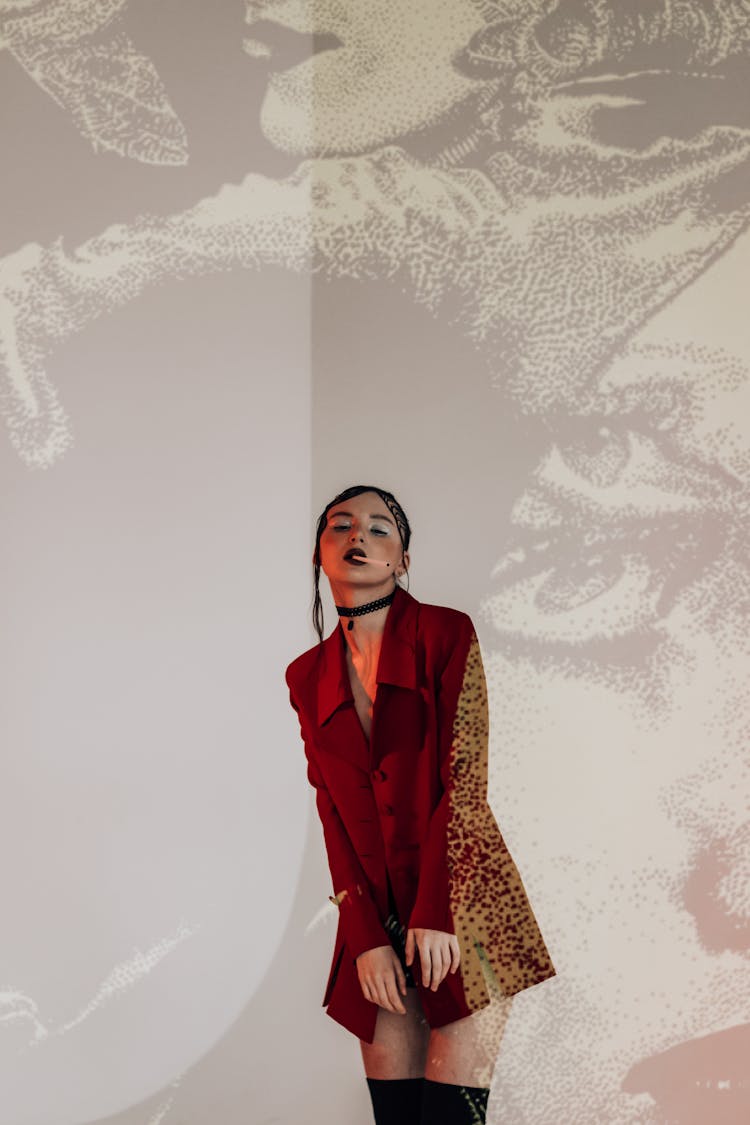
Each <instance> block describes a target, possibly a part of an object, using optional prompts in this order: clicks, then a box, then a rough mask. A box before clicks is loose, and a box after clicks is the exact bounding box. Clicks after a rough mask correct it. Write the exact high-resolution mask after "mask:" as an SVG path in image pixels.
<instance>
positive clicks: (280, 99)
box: [245, 0, 484, 156]
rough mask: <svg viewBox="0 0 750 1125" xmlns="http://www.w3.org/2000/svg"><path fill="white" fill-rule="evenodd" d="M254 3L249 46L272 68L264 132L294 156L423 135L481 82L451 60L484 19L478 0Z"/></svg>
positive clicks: (249, 6) (274, 0) (264, 108)
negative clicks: (422, 132)
mask: <svg viewBox="0 0 750 1125" xmlns="http://www.w3.org/2000/svg"><path fill="white" fill-rule="evenodd" d="M246 9H247V15H246V22H247V24H248V37H247V39H246V41H245V49H246V50H247V51H248V53H249V54H250V55H251V56H252V57H255V58H260V59H263V60H265V61H266V62H267V65H268V68H269V76H268V88H267V91H266V95H265V99H264V101H263V106H262V110H261V125H262V128H263V132H264V133H265V135H266V137H267V138H268V139H269V140H270V141H271V142H272V143H273V144H274V145H276V146H277V147H278V148H280V149H283V150H284V151H286V152H288V153H290V154H293V155H299V156H310V155H327V154H330V153H334V152H336V153H347V152H349V153H353V152H363V151H366V150H368V149H371V148H373V147H376V146H379V145H383V144H387V143H388V142H391V141H393V140H395V139H397V138H403V137H405V136H408V135H409V134H410V133H413V132H417V131H420V132H421V131H423V130H425V129H429V128H430V127H432V126H434V125H436V124H438V123H439V122H440V121H441V120H442V119H443V118H444V117H445V116H446V114H448V113H449V112H450V111H451V110H453V109H454V108H455V107H457V106H458V105H460V103H461V102H463V101H464V100H465V99H466V98H467V97H469V96H470V95H471V94H472V93H473V92H475V91H477V89H478V87H480V86H481V85H482V84H480V83H477V81H476V80H473V79H471V78H467V77H466V76H465V75H462V74H460V73H459V71H458V70H457V69H456V68H455V66H454V65H453V58H454V56H455V55H456V54H457V53H458V52H460V51H461V50H462V49H463V48H464V47H465V46H466V44H467V42H468V40H469V39H470V38H471V36H472V35H473V34H474V32H476V31H477V30H478V29H479V28H480V27H482V26H483V23H484V21H483V19H482V17H481V16H480V14H479V12H478V9H477V5H476V4H475V3H473V2H472V0H450V3H435V0H415V2H413V3H409V4H393V3H390V2H389V0H348V2H347V3H345V4H344V3H341V2H340V0H318V2H315V3H311V2H300V0H287V2H284V0H246ZM313 36H315V37H316V38H315V39H314V40H313V38H312V37H313Z"/></svg>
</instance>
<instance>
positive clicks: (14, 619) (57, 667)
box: [0, 0, 750, 1125]
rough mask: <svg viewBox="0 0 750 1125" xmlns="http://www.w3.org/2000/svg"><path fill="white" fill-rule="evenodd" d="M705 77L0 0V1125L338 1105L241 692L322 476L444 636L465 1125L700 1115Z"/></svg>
mask: <svg viewBox="0 0 750 1125" xmlns="http://www.w3.org/2000/svg"><path fill="white" fill-rule="evenodd" d="M749 44H750V15H749V14H748V11H747V5H746V4H745V3H742V2H741V0H715V2H714V3H712V4H710V5H709V4H705V3H701V2H699V0H684V2H682V3H673V2H672V3H667V2H666V0H665V2H663V3H659V2H656V0H654V2H649V3H646V2H645V0H643V2H642V0H638V2H637V3H633V4H628V5H625V4H615V3H609V4H608V3H606V2H604V0H552V2H549V0H513V2H507V0H411V2H410V3H408V4H407V3H402V4H394V3H393V2H392V0H346V2H345V3H344V2H342V0H246V3H245V4H244V5H243V4H242V3H241V0H237V2H236V3H235V2H231V3H230V2H229V0H216V2H215V3H212V4H211V5H208V4H201V3H199V2H198V0H180V2H178V0H153V2H152V3H150V4H147V3H145V2H142V0H105V2H102V0H34V2H29V0H0V48H1V50H0V143H1V144H2V163H3V179H2V188H1V189H0V192H1V200H0V201H1V206H0V388H1V390H0V406H1V407H2V412H3V418H4V421H5V433H6V440H5V442H4V444H0V462H1V471H2V485H1V486H0V505H1V506H2V507H1V510H2V520H3V525H4V529H5V535H4V540H3V551H2V553H1V555H0V567H1V568H2V575H3V579H4V587H5V589H6V601H5V606H6V609H5V615H4V618H3V623H4V628H3V631H2V638H3V639H2V648H1V649H0V653H1V656H0V659H1V660H2V667H3V672H4V682H5V685H6V691H5V693H4V697H3V708H2V776H3V787H2V791H3V845H4V846H3V848H2V885H3V893H4V905H5V910H4V923H3V940H2V959H1V961H2V976H1V978H0V1089H2V1090H3V1111H2V1120H3V1122H4V1123H5V1122H7V1125H84V1123H86V1125H89V1123H90V1125H93V1123H96V1125H161V1123H162V1122H163V1123H164V1125H173V1123H174V1125H177V1122H180V1123H181V1125H240V1123H242V1125H245V1123H247V1122H252V1123H253V1125H272V1123H283V1125H287V1123H288V1125H292V1123H293V1122H299V1121H304V1122H306V1125H318V1123H320V1125H322V1123H323V1122H329V1121H341V1122H346V1123H347V1125H359V1123H362V1125H365V1123H366V1122H367V1121H369V1120H370V1109H369V1102H368V1098H367V1091H366V1087H365V1084H364V1081H363V1077H362V1071H361V1061H360V1059H359V1052H358V1049H357V1043H356V1040H355V1039H354V1038H353V1037H352V1036H351V1035H349V1034H348V1033H347V1032H346V1031H344V1030H343V1029H342V1028H341V1027H339V1026H338V1025H336V1024H334V1023H333V1021H331V1020H330V1019H327V1018H326V1017H325V1015H324V1013H323V1011H322V1009H321V1007H320V1001H321V999H322V994H323V987H324V983H325V973H326V971H327V968H328V961H329V958H330V954H331V946H332V942H333V934H334V928H335V926H334V923H335V910H334V908H333V907H332V906H331V905H330V904H329V903H328V897H327V896H328V894H329V893H330V889H331V888H330V880H329V876H328V871H327V868H326V861H325V854H324V851H323V844H322V837H321V833H320V827H319V824H318V822H317V818H316V817H315V815H314V810H313V803H312V795H311V793H310V791H309V788H308V786H307V782H306V778H305V769H304V756H303V753H302V746H301V743H300V741H299V733H298V726H297V722H296V718H295V716H294V714H293V712H292V711H291V709H290V708H289V706H288V699H287V693H286V687H285V684H284V680H283V671H284V668H285V666H286V664H287V663H288V662H289V661H290V660H291V659H292V658H293V657H294V656H295V655H296V654H297V653H299V652H301V651H302V650H303V649H304V648H307V647H308V646H309V645H310V644H312V642H313V639H314V636H313V633H312V630H311V625H310V620H309V609H310V602H311V583H310V554H311V549H312V542H313V539H312V536H313V527H314V520H315V518H316V517H317V515H318V513H319V512H320V510H321V509H322V508H323V506H324V505H325V504H326V502H327V501H328V500H329V499H330V498H331V497H332V496H333V495H334V494H335V493H336V492H337V491H339V490H340V489H342V488H344V487H346V486H348V485H350V484H357V483H372V484H377V485H380V486H381V487H384V488H388V489H391V490H392V491H394V492H395V493H396V495H397V496H398V498H399V499H400V500H401V502H402V503H403V505H404V507H405V509H406V511H407V513H408V515H409V518H410V520H411V523H412V527H413V531H414V536H413V540H412V546H411V556H412V566H411V570H410V591H411V593H412V594H414V595H415V596H416V597H417V598H418V599H419V600H420V601H423V602H435V603H440V604H445V605H451V606H455V607H457V608H459V609H462V610H464V611H465V612H467V613H469V614H470V615H471V616H472V618H473V620H474V622H475V624H476V627H477V632H478V634H479V639H480V643H481V647H482V654H483V658H484V664H485V669H486V672H487V680H488V688H489V696H490V714H491V762H490V801H491V804H492V808H493V811H494V812H495V815H496V817H497V820H498V823H499V824H500V826H501V828H502V831H503V834H504V836H505V838H506V839H507V841H508V844H509V846H510V848H511V851H512V853H513V855H514V858H515V859H516V862H517V864H518V866H519V869H520V871H521V873H522V875H523V878H524V882H525V884H526V887H527V890H528V893H529V897H530V899H531V901H532V904H533V906H534V910H535V912H536V914H537V917H538V920H539V923H540V926H541V929H542V931H543V933H544V935H545V939H546V940H547V943H548V945H549V948H550V952H551V954H552V957H553V960H554V962H555V965H556V968H557V976H556V977H555V978H554V979H553V980H550V981H547V982H545V983H544V984H543V985H540V986H537V987H535V988H531V989H528V990H526V991H525V992H523V993H521V994H519V995H518V996H517V997H516V998H515V999H514V1001H513V1005H512V1011H511V1016H510V1020H509V1023H508V1027H507V1030H506V1032H505V1036H504V1039H503V1042H502V1046H501V1050H500V1053H499V1056H498V1058H497V1063H496V1067H495V1072H494V1077H493V1083H492V1093H491V1097H490V1105H489V1112H488V1122H489V1123H491V1125H500V1123H501V1122H502V1123H503V1125H561V1123H564V1125H605V1123H606V1125H667V1123H669V1125H709V1123H710V1125H734V1123H740V1122H746V1121H747V1120H748V1116H749V1115H750V1073H749V1070H748V1062H747V1060H748V1059H750V1025H748V1024H747V1022H746V1021H747V1019H748V1001H749V999H750V971H749V967H748V950H749V949H750V939H749V937H748V934H749V932H750V905H749V903H748V889H747V888H748V886H749V885H750V869H749V868H748V862H749V860H748V856H749V855H750V835H749V833H748V815H747V810H748V791H749V790H748V777H747V742H748V734H749V733H750V708H749V705H748V693H747V686H746V685H747V681H748V672H749V671H750V642H749V640H748V638H750V628H748V609H749V607H750V576H749V574H748V558H750V552H749V551H748V527H750V522H749V521H748V515H749V511H748V509H749V507H750V505H749V503H748V501H749V489H750V390H749V388H750V330H749V329H748V317H747V311H746V306H747V298H746V291H747V277H748V269H749V267H750V231H748V223H749V220H750V101H749V100H748V96H747V91H748V81H749V79H750V66H749V65H748V49H749ZM325 593H326V600H325V610H326V632H330V630H331V628H332V627H333V626H334V624H335V622H336V618H335V616H334V611H333V606H332V604H331V600H330V597H328V596H327V591H326V592H325Z"/></svg>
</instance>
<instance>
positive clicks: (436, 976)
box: [430, 941, 443, 992]
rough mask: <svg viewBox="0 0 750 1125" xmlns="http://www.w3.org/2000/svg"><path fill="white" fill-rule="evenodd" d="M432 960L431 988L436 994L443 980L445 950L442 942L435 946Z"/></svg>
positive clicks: (436, 943)
mask: <svg viewBox="0 0 750 1125" xmlns="http://www.w3.org/2000/svg"><path fill="white" fill-rule="evenodd" d="M430 959H431V961H432V974H431V981H430V988H431V989H432V991H433V992H435V991H436V990H437V987H438V985H439V984H440V982H441V980H442V979H443V949H442V942H441V941H436V942H435V944H434V945H433V947H432V949H431V950H430Z"/></svg>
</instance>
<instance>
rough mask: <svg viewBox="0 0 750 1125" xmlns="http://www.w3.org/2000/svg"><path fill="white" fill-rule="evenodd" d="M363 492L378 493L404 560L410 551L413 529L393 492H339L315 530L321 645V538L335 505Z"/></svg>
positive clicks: (316, 621) (366, 488) (362, 487)
mask: <svg viewBox="0 0 750 1125" xmlns="http://www.w3.org/2000/svg"><path fill="white" fill-rule="evenodd" d="M362 492H376V493H377V494H378V496H379V497H380V499H381V500H382V501H383V503H384V504H385V505H386V507H387V508H388V510H389V511H390V513H391V515H392V516H393V518H394V520H395V521H396V527H397V528H398V534H399V538H400V540H401V557H402V559H403V556H404V552H405V551H408V550H409V540H410V539H411V527H410V525H409V521H408V519H407V518H406V512H405V511H404V509H403V508H402V507H401V505H400V504H399V502H398V500H397V499H396V497H395V496H394V495H393V493H392V492H387V491H386V490H385V489H384V488H378V487H377V485H374V484H354V485H352V486H351V488H345V489H344V491H343V492H339V494H338V496H334V498H333V500H331V501H329V503H328V504H326V506H325V508H324V509H323V511H322V512H321V514H320V516H319V517H318V526H317V528H316V530H315V553H314V555H313V588H314V591H315V597H314V600H313V611H312V615H313V625H314V626H315V632H316V633H317V634H318V641H319V642H320V643H321V644H322V642H323V604H322V602H321V600H320V537H321V535H322V534H323V532H324V530H325V527H326V523H327V522H328V518H327V517H328V513H329V511H330V509H331V508H332V507H333V506H334V504H340V503H341V502H342V501H343V500H350V499H351V498H352V497H353V496H359V495H360V493H362ZM408 581H409V577H408V573H407V587H406V588H407V589H408V588H409V587H408ZM396 585H397V586H399V585H401V584H400V582H399V581H398V579H396ZM402 588H403V587H402Z"/></svg>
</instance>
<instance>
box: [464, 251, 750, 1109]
mask: <svg viewBox="0 0 750 1125" xmlns="http://www.w3.org/2000/svg"><path fill="white" fill-rule="evenodd" d="M749 254H750V243H748V240H747V238H746V239H745V247H744V259H743V260H744V262H745V263H747V260H748V255H749ZM732 268H734V269H735V270H736V269H737V264H736V262H735V264H734V267H731V263H724V264H723V265H722V267H721V268H719V269H718V270H717V271H715V273H714V276H713V277H711V275H707V276H706V278H705V279H704V280H703V282H702V283H701V284H700V285H697V286H696V290H695V292H694V293H692V294H688V295H686V296H685V297H684V298H683V299H682V300H681V301H676V302H675V303H674V306H673V307H672V308H671V309H669V310H667V311H666V312H665V313H664V314H662V316H661V318H658V319H655V321H654V322H652V324H651V325H650V326H649V328H648V329H647V330H646V331H644V332H642V333H641V336H640V337H639V339H638V341H637V342H636V344H635V345H634V346H633V347H631V349H630V350H629V351H628V353H627V354H626V355H625V356H624V357H623V358H622V360H621V361H620V362H619V363H617V364H615V365H613V366H612V368H611V369H610V370H609V371H608V373H607V374H606V376H605V377H604V378H603V379H602V380H601V381H600V383H599V395H600V398H599V404H598V405H599V408H600V410H599V412H598V413H592V414H591V415H590V416H589V417H587V418H579V419H578V420H575V419H571V420H569V422H568V423H567V426H566V425H565V424H561V426H560V431H559V432H558V433H556V434H555V435H554V437H553V440H552V442H551V443H550V446H549V448H548V449H547V451H546V453H545V455H544V457H543V458H542V459H541V461H540V462H539V464H538V466H537V468H536V470H535V472H534V473H533V474H532V479H531V481H530V482H529V486H528V488H527V489H526V490H525V491H524V492H523V494H522V495H521V496H520V498H519V499H518V501H517V503H516V505H515V508H514V511H513V514H512V524H513V526H514V529H515V533H516V536H517V541H516V542H515V543H514V544H513V550H512V551H511V552H510V553H509V554H508V555H507V556H505V558H504V559H502V560H501V561H500V563H499V565H498V567H497V568H496V570H497V573H496V575H495V581H496V583H497V585H496V587H495V588H493V589H492V590H490V591H488V595H487V597H486V599H485V602H484V609H485V611H486V614H487V616H488V618H489V620H490V622H491V627H490V629H489V630H488V635H489V637H490V641H489V643H490V646H491V647H494V653H493V655H492V657H491V659H490V660H489V661H488V664H489V668H488V678H490V680H491V682H492V685H493V691H494V697H495V700H496V702H495V713H496V714H498V715H500V714H502V715H503V731H502V733H498V735H497V738H498V744H499V745H501V746H502V747H503V749H502V751H501V750H499V749H498V751H497V753H496V756H495V761H496V762H497V770H498V777H497V779H496V781H495V782H494V783H493V782H492V781H491V790H492V789H493V788H494V791H495V792H496V793H497V794H498V802H499V806H500V811H501V812H502V811H503V810H506V811H505V814H504V819H505V822H506V823H508V822H510V823H511V824H512V820H513V816H514V813H513V809H512V806H511V805H510V802H507V801H505V800H503V798H502V797H501V796H500V794H502V793H503V792H505V793H508V792H510V793H516V792H525V793H527V794H528V793H529V791H533V793H534V794H535V798H534V800H535V802H536V803H535V804H533V806H532V807H529V805H528V802H527V804H526V805H525V806H524V812H523V814H521V813H519V814H518V816H519V818H520V817H521V815H523V817H524V818H525V823H523V824H522V823H521V821H520V819H519V826H518V832H519V838H520V839H522V840H524V841H525V842H524V846H523V848H522V849H520V850H521V851H522V854H524V853H525V854H528V855H530V856H532V855H533V856H534V857H535V860H534V864H533V867H534V870H535V871H537V872H539V873H540V875H539V878H540V891H539V895H540V900H541V901H542V902H543V903H544V904H545V909H548V910H549V914H546V915H545V917H546V918H547V920H548V922H549V924H550V925H551V927H552V930H554V935H553V933H552V932H550V933H549V937H550V941H551V949H552V953H553V957H555V960H556V964H557V967H558V973H559V977H558V979H557V980H556V981H555V982H554V983H552V984H550V985H549V986H545V989H544V991H542V990H540V993H539V996H538V998H535V999H534V1000H533V1001H532V1000H530V1001H529V1003H528V1008H523V1007H521V1008H520V1010H521V1011H524V1012H525V1011H527V1012H528V1018H529V1019H530V1020H531V1021H532V1023H533V1020H534V1018H535V1016H534V1005H535V1004H536V1005H541V1006H542V1007H543V1008H545V1012H546V1016H547V1019H546V1020H545V1027H546V1028H547V1029H548V1030H547V1031H546V1032H545V1035H544V1036H537V1037H536V1038H537V1040H541V1041H543V1044H544V1046H543V1047H542V1046H541V1045H540V1046H539V1047H538V1048H536V1047H533V1048H532V1050H536V1049H538V1050H539V1051H540V1065H539V1067H538V1068H535V1070H534V1073H535V1074H539V1073H543V1074H545V1075H547V1076H549V1082H550V1083H551V1086H550V1088H549V1089H545V1082H546V1081H547V1079H545V1078H543V1079H542V1080H541V1084H538V1083H535V1089H534V1090H532V1089H531V1088H529V1089H528V1090H523V1091H520V1092H519V1091H518V1089H516V1090H514V1091H512V1090H511V1089H510V1085H511V1079H510V1075H511V1070H512V1066H513V1061H514V1054H513V1053H514V1051H516V1050H519V1049H520V1048H521V1046H523V1048H524V1049H525V1050H527V1051H528V1049H529V1041H528V1040H527V1039H526V1038H524V1037H523V1036H521V1037H516V1038H514V1037H513V1036H511V1037H510V1038H509V1040H508V1043H507V1044H506V1046H505V1048H504V1049H506V1051H507V1055H506V1059H505V1062H503V1059H502V1056H501V1062H500V1067H501V1070H503V1067H505V1068H507V1069H505V1070H503V1074H506V1073H507V1074H508V1076H509V1077H508V1084H509V1089H508V1091H507V1097H508V1098H509V1099H511V1100H510V1102H509V1104H512V1105H514V1106H516V1107H518V1106H523V1109H524V1111H525V1113H528V1114H529V1116H523V1118H521V1116H519V1119H523V1120H532V1119H534V1118H533V1115H532V1111H533V1110H535V1108H536V1106H537V1100H536V1099H539V1102H538V1104H539V1105H543V1104H544V1099H545V1098H548V1097H550V1096H552V1087H553V1086H554V1087H555V1088H556V1089H557V1099H558V1100H557V1105H558V1107H559V1109H560V1110H562V1111H565V1112H563V1113H562V1116H563V1117H565V1118H569V1119H570V1120H576V1121H586V1122H589V1121H592V1122H593V1121H595V1120H613V1121H614V1120H636V1119H637V1120H638V1121H639V1122H643V1123H654V1125H655V1123H657V1122H662V1121H665V1120H670V1121H672V1120H674V1121H680V1122H683V1121H684V1122H697V1121H702V1120H705V1121H708V1120H710V1121H717V1122H722V1123H723V1122H727V1123H728V1122H730V1121H731V1122H733V1121H737V1120H742V1117H743V1115H744V1113H745V1112H746V1111H747V1108H748V1106H747V1099H748V1095H747V1089H746V1084H744V1085H743V1081H742V1079H743V1069H742V1068H743V1067H744V1065H745V1064H744V1062H743V1061H742V1060H745V1059H746V1058H747V1052H748V1050H749V1049H750V1025H748V1024H747V1023H746V1022H745V1021H746V1020H747V1003H746V998H747V993H748V987H749V986H750V965H749V964H748V953H749V952H750V906H749V904H748V898H747V886H748V855H750V832H749V831H748V825H747V808H746V806H747V793H748V789H749V786H750V777H749V776H748V774H749V773H750V768H749V765H748V759H747V753H746V740H747V733H746V732H747V730H748V727H749V726H750V708H749V707H748V695H747V668H748V664H749V663H750V629H748V607H750V568H749V567H748V558H749V557H750V555H749V553H748V549H747V528H748V515H749V514H750V410H748V399H749V397H750V364H749V363H748V362H747V360H748V359H749V358H750V357H749V356H747V355H738V350H739V349H737V350H733V352H730V351H728V350H727V342H731V343H733V344H737V343H738V342H739V341H741V339H742V334H741V331H740V332H738V329H739V326H740V325H741V316H742V313H741V301H740V299H739V298H738V297H737V296H736V295H735V296H732V287H731V285H728V286H727V287H726V289H725V290H723V287H722V285H721V284H720V279H721V277H722V276H725V277H731V270H732ZM745 268H746V266H745ZM722 271H723V272H722ZM701 290H704V292H703V293H701ZM709 291H710V292H712V293H713V299H712V301H709V300H708V294H709ZM722 291H724V292H725V294H726V304H727V305H728V306H731V307H730V309H729V311H727V309H726V308H724V307H722V308H721V311H719V308H717V296H718V295H719V294H720V293H722ZM701 306H703V309H704V311H705V310H708V309H711V310H712V311H711V313H710V317H709V314H708V313H707V314H706V316H705V317H704V318H703V321H702V322H701ZM711 319H715V321H716V323H715V324H711ZM685 324H690V328H691V332H690V335H691V337H692V338H691V339H690V340H689V341H686V339H685V335H686V334H685ZM745 348H747V344H746V342H745ZM493 627H494V637H495V643H494V645H493V641H492V636H493ZM500 771H501V773H502V776H500ZM532 821H533V823H532ZM502 822H503V817H502V816H501V823H502ZM527 849H528V850H527ZM540 849H542V851H543V854H540ZM536 1018H538V1010H537V1016H536ZM572 1050H574V1051H575V1053H576V1057H577V1059H578V1060H579V1061H578V1063H577V1068H576V1078H575V1088H570V1089H569V1090H567V1091H566V1093H565V1094H564V1095H562V1099H561V1095H560V1089H561V1085H560V1084H561V1080H562V1076H563V1075H564V1074H565V1073H566V1071H567V1070H569V1059H570V1053H571V1051H572ZM542 1054H543V1060H542ZM542 1061H543V1065H542ZM516 1062H518V1059H516ZM526 1066H527V1068H530V1067H531V1063H530V1062H529V1059H528V1057H527V1058H526ZM516 1086H517V1083H516ZM501 1090H502V1087H501ZM503 1092H504V1091H503ZM743 1099H744V1100H743ZM519 1113H520V1110H519Z"/></svg>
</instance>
